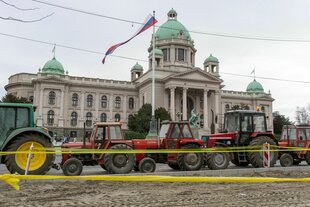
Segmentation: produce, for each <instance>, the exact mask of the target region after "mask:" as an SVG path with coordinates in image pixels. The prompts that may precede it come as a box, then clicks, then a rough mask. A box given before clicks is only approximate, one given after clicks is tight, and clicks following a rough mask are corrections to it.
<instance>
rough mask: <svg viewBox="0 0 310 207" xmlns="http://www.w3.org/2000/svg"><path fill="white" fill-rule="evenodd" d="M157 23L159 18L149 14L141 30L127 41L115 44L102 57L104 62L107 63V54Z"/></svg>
mask: <svg viewBox="0 0 310 207" xmlns="http://www.w3.org/2000/svg"><path fill="white" fill-rule="evenodd" d="M156 23H157V20H156V19H155V18H154V17H153V16H152V15H148V16H147V18H146V20H145V22H144V23H143V24H142V26H141V27H140V28H139V30H138V31H137V32H136V33H135V34H134V35H133V36H132V37H131V38H130V39H128V40H126V41H125V42H121V43H118V44H116V45H113V46H111V47H110V48H109V49H108V50H107V51H106V53H105V56H104V58H103V59H102V64H104V63H105V58H106V57H107V55H111V54H112V53H113V52H114V50H116V48H118V47H119V46H122V45H124V44H126V43H127V42H129V41H130V40H132V39H133V38H135V37H136V36H138V35H139V34H141V33H142V32H144V31H145V30H147V29H148V28H150V27H151V26H153V25H154V24H156Z"/></svg>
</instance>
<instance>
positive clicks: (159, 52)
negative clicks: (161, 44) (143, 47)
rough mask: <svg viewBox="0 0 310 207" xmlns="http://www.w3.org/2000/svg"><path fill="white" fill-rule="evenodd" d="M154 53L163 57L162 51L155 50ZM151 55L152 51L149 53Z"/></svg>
mask: <svg viewBox="0 0 310 207" xmlns="http://www.w3.org/2000/svg"><path fill="white" fill-rule="evenodd" d="M154 51H155V55H161V56H163V55H164V53H163V51H162V50H161V49H159V48H155V50H154ZM151 54H153V51H151Z"/></svg>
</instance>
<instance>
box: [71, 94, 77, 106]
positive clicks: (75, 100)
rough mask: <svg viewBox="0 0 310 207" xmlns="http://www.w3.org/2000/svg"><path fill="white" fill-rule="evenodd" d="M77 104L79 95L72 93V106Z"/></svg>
mask: <svg viewBox="0 0 310 207" xmlns="http://www.w3.org/2000/svg"><path fill="white" fill-rule="evenodd" d="M78 104H79V95H77V94H76V93H74V94H73V95H72V106H77V105H78Z"/></svg>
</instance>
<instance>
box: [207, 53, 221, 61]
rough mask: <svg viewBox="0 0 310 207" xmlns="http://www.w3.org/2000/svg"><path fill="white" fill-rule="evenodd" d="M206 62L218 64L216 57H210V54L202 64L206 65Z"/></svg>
mask: <svg viewBox="0 0 310 207" xmlns="http://www.w3.org/2000/svg"><path fill="white" fill-rule="evenodd" d="M208 62H216V63H218V62H219V60H218V59H217V58H216V57H214V56H212V54H210V56H209V57H208V58H207V59H206V60H205V62H204V63H208Z"/></svg>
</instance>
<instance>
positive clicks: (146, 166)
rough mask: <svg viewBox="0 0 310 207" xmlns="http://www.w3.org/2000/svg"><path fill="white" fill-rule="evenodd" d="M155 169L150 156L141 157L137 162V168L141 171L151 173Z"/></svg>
mask: <svg viewBox="0 0 310 207" xmlns="http://www.w3.org/2000/svg"><path fill="white" fill-rule="evenodd" d="M155 169H156V163H155V161H154V160H153V159H152V158H150V157H145V158H143V159H142V160H141V161H140V163H139V170H140V172H142V173H152V172H154V171H155Z"/></svg>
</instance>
